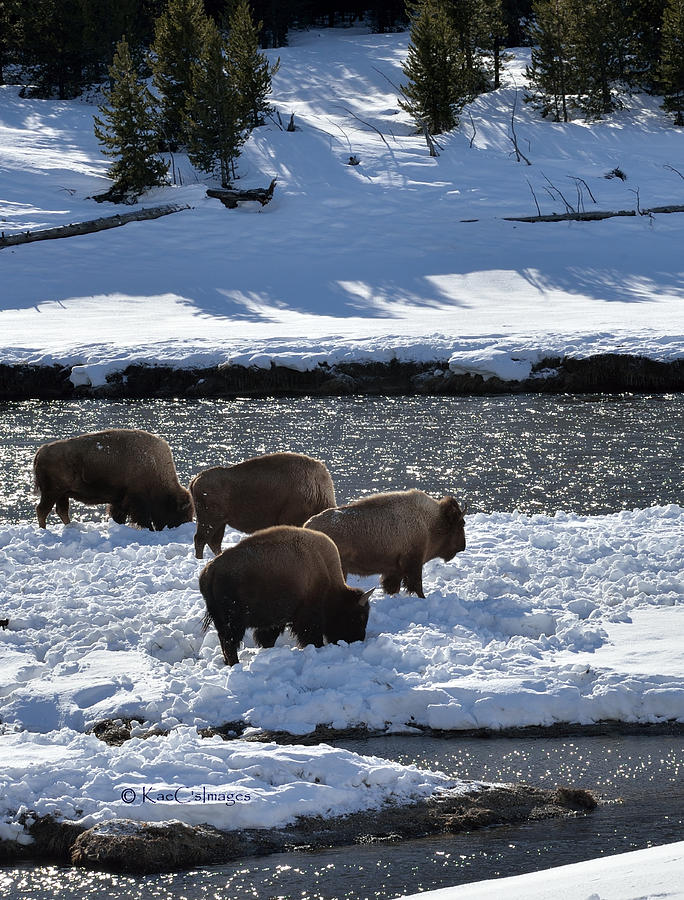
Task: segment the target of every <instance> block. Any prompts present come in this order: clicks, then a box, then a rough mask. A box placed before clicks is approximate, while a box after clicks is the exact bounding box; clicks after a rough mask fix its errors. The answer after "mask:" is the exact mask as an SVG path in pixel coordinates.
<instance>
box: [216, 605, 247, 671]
mask: <svg viewBox="0 0 684 900" xmlns="http://www.w3.org/2000/svg"><path fill="white" fill-rule="evenodd" d="M214 625H215V626H216V631H217V633H218V639H219V643H220V645H221V652H222V653H223V660H224V662H225V664H226V665H227V666H235V665H237V663H238V647H239V646H240V641H241V640H242V639H243V637H244V636H245V626H244V625H243V624H242V623H241V622H240V623H238V622H235V621H226V620H225V619H221V618H220V617H218V621H217V617H214Z"/></svg>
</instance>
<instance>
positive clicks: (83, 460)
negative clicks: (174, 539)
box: [33, 428, 192, 531]
mask: <svg viewBox="0 0 684 900" xmlns="http://www.w3.org/2000/svg"><path fill="white" fill-rule="evenodd" d="M33 474H34V481H35V486H36V490H37V491H39V492H40V502H39V503H38V505H37V506H36V513H37V515H38V524H39V525H40V527H41V528H45V525H46V521H47V517H48V515H49V514H50V511H51V510H52V507H53V506H56V508H57V514H58V516H59V517H60V518H61V520H62V522H64V524H65V525H68V524H69V500H70V499H71V498H73V499H74V500H78V501H80V502H81V503H88V504H96V503H108V504H109V509H108V512H109V515H110V516H111V517H112V518H113V519H114V521H115V522H118V523H119V524H123V523H124V522H126V521H127V520H129V521H131V522H132V523H134V524H135V525H138V526H140V528H149V529H150V530H152V531H160V530H161V529H162V528H164V527H168V528H175V527H176V526H177V525H181V524H182V523H183V522H191V521H192V498H191V496H190V493H189V491H187V490H186V489H185V488H184V487H182V486H181V484H180V482H179V481H178V476H177V474H176V467H175V465H174V462H173V456H172V454H171V448H170V447H169V445H168V444H167V443H166V441H165V440H163V438H160V437H157V436H156V435H154V434H150V433H149V432H147V431H138V430H137V429H128V428H112V429H111V430H109V431H97V432H94V433H93V434H82V435H80V436H79V437H73V438H67V439H66V440H62V441H52V443H50V444H43V446H42V447H40V448H39V450H38V452H37V453H36V456H35V459H34V460H33Z"/></svg>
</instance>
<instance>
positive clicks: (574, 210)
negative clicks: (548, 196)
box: [542, 172, 578, 213]
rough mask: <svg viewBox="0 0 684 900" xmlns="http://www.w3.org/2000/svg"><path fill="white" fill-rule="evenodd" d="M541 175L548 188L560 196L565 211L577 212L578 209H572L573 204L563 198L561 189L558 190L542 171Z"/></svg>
mask: <svg viewBox="0 0 684 900" xmlns="http://www.w3.org/2000/svg"><path fill="white" fill-rule="evenodd" d="M542 176H543V177H544V179H545V180H546V181H547V182H548V184H549V186H550V189H551V190H552V191H553V193H554V194H557V195H558V196H559V197H560V199H561V201H562V202H563V205H564V206H565V210H566V212H572V213H574V212H578V210H576V209H574V208H573V206H572V205H571V204H570V203H568V201H567V200H566V199H565V197H564V196H563V194H562V193H561V191H559V190H558V188H557V187H556V185H555V184H554V183H553V182H552V181H551V180H550V179H549V178H547V177H546V175H544V173H543V172H542Z"/></svg>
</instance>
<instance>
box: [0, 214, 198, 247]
mask: <svg viewBox="0 0 684 900" xmlns="http://www.w3.org/2000/svg"><path fill="white" fill-rule="evenodd" d="M182 209H190V207H189V206H152V207H149V208H148V209H138V210H135V211H134V212H129V213H123V214H121V215H116V216H105V217H103V218H100V219H89V220H88V221H87V222H75V223H72V224H70V225H59V226H57V227H56V228H43V229H40V230H39V231H22V232H19V233H17V234H5V232H4V231H3V232H2V233H1V234H0V249H2V248H3V247H15V246H16V245H17V244H31V243H33V242H34V241H52V240H55V239H56V238H65V237H74V236H76V235H79V234H93V233H94V232H96V231H106V230H107V229H108V228H118V227H119V226H120V225H126V224H128V222H142V221H145V220H146V219H159V218H161V216H169V215H171V213H175V212H180V211H181V210H182Z"/></svg>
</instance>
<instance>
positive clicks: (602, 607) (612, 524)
mask: <svg viewBox="0 0 684 900" xmlns="http://www.w3.org/2000/svg"><path fill="white" fill-rule="evenodd" d="M683 525H684V510H683V509H682V508H681V507H678V506H666V507H653V508H650V509H645V510H635V511H632V512H621V513H617V514H614V515H608V516H596V517H591V516H577V515H570V514H567V513H563V512H559V513H557V514H556V515H554V516H551V517H548V516H532V517H527V516H523V515H520V514H516V513H494V514H491V515H483V514H478V515H474V516H469V517H468V518H467V523H466V534H467V540H468V548H467V550H466V551H465V552H464V553H461V554H459V555H458V556H457V557H456V558H455V559H454V560H453V561H452V562H450V563H443V562H441V561H436V560H435V561H433V562H431V563H429V564H427V565H426V567H425V573H424V584H425V590H426V599H425V600H420V599H418V598H417V597H414V596H409V595H406V594H405V593H401V594H398V595H396V596H393V597H391V596H386V595H384V594H383V593H382V592H381V591H376V594H375V595H374V597H373V599H372V600H371V612H370V620H369V625H368V633H367V637H366V640H365V641H364V642H362V643H361V642H357V643H354V644H351V645H347V644H344V643H342V644H340V645H328V646H325V647H322V648H320V649H317V648H315V647H313V646H308V647H306V648H304V649H303V650H300V649H297V648H296V647H295V645H294V643H293V641H292V639H291V638H290V637H289V636H288V635H283V636H282V637H281V638H280V639H279V641H278V643H277V644H276V646H275V647H274V648H272V649H267V650H256V649H255V648H254V647H253V644H252V642H251V634H250V633H249V632H248V634H247V646H246V647H245V648H244V649H242V650H241V651H240V660H241V662H240V664H239V665H237V666H235V667H233V668H227V667H225V666H224V664H223V661H222V658H221V654H220V650H219V647H218V639H217V636H216V633H215V631H214V630H213V629H211V630H210V631H208V632H207V634H206V635H204V634H202V630H201V621H202V616H203V600H202V597H201V595H200V593H199V589H198V585H197V576H198V574H199V571H200V569H201V567H202V565H203V563H201V562H199V561H198V560H196V559H195V558H194V556H193V547H192V535H193V531H194V526H193V525H192V524H191V523H188V524H187V525H183V526H181V527H180V528H178V529H174V530H171V531H169V530H165V531H163V532H160V533H150V532H142V531H137V530H134V529H132V528H129V527H127V526H119V525H116V524H114V523H113V522H110V523H109V524H107V525H101V526H95V525H79V524H71V525H69V526H66V527H62V526H60V527H58V528H57V527H54V526H53V529H52V530H47V531H45V530H40V529H38V528H37V527H35V526H30V525H4V526H0V549H2V551H3V552H2V557H1V558H0V596H1V597H2V602H1V606H0V610H1V615H2V617H7V618H9V628H8V629H7V630H0V696H2V697H3V721H4V722H5V723H8V725H11V726H16V727H17V728H21V729H28V730H30V731H35V732H42V733H48V732H51V731H54V730H58V729H62V728H70V729H74V730H76V731H84V730H85V729H86V728H88V727H90V726H92V725H93V724H94V723H95V722H97V721H99V720H101V719H105V718H109V717H117V716H138V717H140V718H141V719H142V720H144V721H145V722H146V723H150V724H159V725H161V726H162V727H164V728H167V729H172V728H174V727H175V726H176V725H179V724H185V725H195V726H198V727H202V726H207V725H218V724H221V723H224V722H230V721H235V720H247V721H249V722H250V723H251V724H252V726H255V727H259V728H264V729H273V730H284V731H289V732H291V733H293V734H303V733H306V732H310V731H312V730H313V729H314V728H315V726H316V725H318V724H328V725H331V726H333V727H334V728H346V727H349V726H356V725H365V726H368V727H369V728H371V729H381V730H382V729H397V728H404V727H407V726H408V727H415V726H417V725H421V726H429V727H431V728H437V729H468V728H492V729H501V728H506V727H510V726H525V725H552V724H554V723H558V722H579V723H592V722H597V721H600V720H605V719H619V720H622V721H627V722H658V721H663V720H668V719H679V720H680V721H681V720H684V676H683V675H682V672H681V666H680V665H679V664H678V654H679V653H680V651H681V648H680V646H679V644H678V635H680V634H681V632H682V627H683V626H684V604H682V600H683V599H684V578H683V577H682V558H683V555H684V528H683V527H682V526H683ZM239 537H240V536H239V534H238V533H236V532H232V533H229V534H228V536H227V539H226V545H227V544H228V543H232V542H235V541H237V540H238V539H239ZM352 580H353V581H354V582H355V583H358V584H360V585H363V586H365V587H370V586H373V585H374V584H376V583H377V579H375V578H366V579H352Z"/></svg>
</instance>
